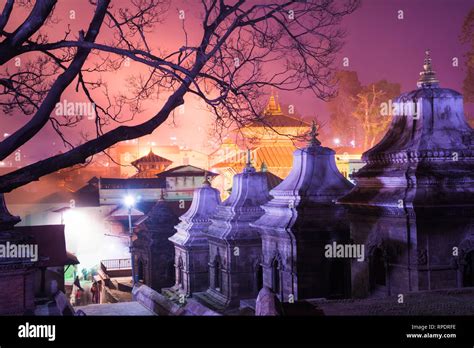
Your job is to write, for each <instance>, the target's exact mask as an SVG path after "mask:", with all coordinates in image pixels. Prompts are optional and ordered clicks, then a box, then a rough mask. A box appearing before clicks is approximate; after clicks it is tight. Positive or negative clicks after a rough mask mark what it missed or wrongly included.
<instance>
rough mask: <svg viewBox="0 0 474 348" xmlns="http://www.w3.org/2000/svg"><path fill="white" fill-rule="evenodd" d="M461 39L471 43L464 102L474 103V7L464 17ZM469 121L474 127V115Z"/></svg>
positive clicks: (467, 62) (464, 86) (463, 88)
mask: <svg viewBox="0 0 474 348" xmlns="http://www.w3.org/2000/svg"><path fill="white" fill-rule="evenodd" d="M460 40H461V43H464V44H468V45H469V51H468V52H467V53H466V77H465V78H464V82H463V86H462V90H463V95H464V102H465V103H474V7H473V8H472V9H471V10H470V11H469V13H468V14H467V16H466V18H465V19H464V22H463V25H462V29H461V36H460ZM468 121H469V123H470V124H471V126H473V127H474V117H472V115H471V117H468Z"/></svg>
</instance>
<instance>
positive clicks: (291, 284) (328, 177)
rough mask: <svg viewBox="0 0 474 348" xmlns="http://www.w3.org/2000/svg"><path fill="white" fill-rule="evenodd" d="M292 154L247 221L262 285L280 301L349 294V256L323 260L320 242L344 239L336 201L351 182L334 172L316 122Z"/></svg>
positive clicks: (346, 225)
mask: <svg viewBox="0 0 474 348" xmlns="http://www.w3.org/2000/svg"><path fill="white" fill-rule="evenodd" d="M310 135H311V140H310V143H309V144H308V146H307V147H306V148H303V149H298V150H296V151H295V152H294V154H293V167H292V170H291V172H290V174H289V175H288V177H287V178H286V179H285V180H283V182H281V183H280V184H279V185H278V186H276V187H275V188H274V189H273V190H271V191H270V195H271V196H272V197H273V199H272V200H270V201H269V202H268V203H266V204H265V205H263V206H262V208H263V209H264V210H265V214H264V215H263V216H262V217H261V218H260V219H259V220H257V221H256V222H255V223H252V224H251V225H252V226H254V227H258V228H259V230H260V231H261V236H262V254H263V262H262V266H263V285H264V286H265V287H268V288H270V289H272V291H273V292H274V293H275V294H276V295H277V296H278V298H279V299H280V301H282V302H292V301H296V300H302V299H307V298H316V297H347V296H349V295H350V263H349V261H348V259H338V258H332V259H330V258H327V257H326V255H325V246H326V245H328V244H330V243H333V242H336V243H340V244H342V243H348V242H349V222H348V220H347V218H346V214H345V211H344V208H343V207H341V206H338V205H336V204H335V200H336V199H337V198H339V197H341V196H343V195H345V194H346V193H348V192H349V191H350V190H351V188H352V187H353V185H352V184H351V183H350V182H349V181H348V180H346V179H345V178H344V176H343V175H342V174H341V173H340V172H339V171H338V169H337V167H336V162H335V158H334V155H335V151H333V150H332V149H329V148H327V147H323V146H321V143H320V142H319V140H318V139H317V137H316V136H317V130H316V125H315V124H314V123H313V125H312V130H311V132H310Z"/></svg>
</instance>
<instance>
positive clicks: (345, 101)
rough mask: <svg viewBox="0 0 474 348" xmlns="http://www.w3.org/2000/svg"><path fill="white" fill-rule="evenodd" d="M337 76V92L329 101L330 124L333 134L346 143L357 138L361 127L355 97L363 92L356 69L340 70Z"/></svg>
mask: <svg viewBox="0 0 474 348" xmlns="http://www.w3.org/2000/svg"><path fill="white" fill-rule="evenodd" d="M335 78H336V80H337V94H336V96H335V97H334V98H332V99H331V100H330V101H329V102H328V109H329V113H330V115H329V116H330V118H329V124H330V126H331V131H332V134H333V135H334V136H337V137H338V138H340V139H341V142H342V144H346V143H349V142H350V141H352V140H355V139H354V138H355V137H354V135H355V134H357V133H359V130H360V129H361V127H360V122H358V119H357V118H356V117H354V115H353V112H354V110H355V108H356V105H357V101H356V100H355V99H354V98H355V96H357V95H358V94H359V93H360V92H361V90H362V85H361V83H360V81H359V77H358V76H357V72H355V71H347V70H341V71H338V72H337V73H336V74H335Z"/></svg>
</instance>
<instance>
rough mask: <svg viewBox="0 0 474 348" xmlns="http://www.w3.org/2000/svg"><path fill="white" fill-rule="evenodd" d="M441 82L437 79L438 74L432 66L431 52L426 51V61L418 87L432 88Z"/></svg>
mask: <svg viewBox="0 0 474 348" xmlns="http://www.w3.org/2000/svg"><path fill="white" fill-rule="evenodd" d="M438 84H439V81H438V79H437V78H436V72H435V71H434V70H433V67H432V65H431V56H430V50H426V51H425V61H424V64H423V71H422V72H420V78H419V79H418V83H417V86H418V87H419V88H420V87H431V86H434V87H436V86H438Z"/></svg>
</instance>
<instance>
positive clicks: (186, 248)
mask: <svg viewBox="0 0 474 348" xmlns="http://www.w3.org/2000/svg"><path fill="white" fill-rule="evenodd" d="M220 202H221V200H220V196H219V191H218V190H216V189H215V188H213V187H211V183H210V182H209V180H206V181H204V184H203V185H202V187H201V188H197V189H196V190H194V196H193V201H192V203H191V207H190V208H189V210H188V211H187V212H186V213H184V214H183V215H182V216H181V217H180V218H179V219H180V220H181V222H180V223H179V224H178V225H177V226H176V227H175V228H176V230H177V232H176V233H175V234H174V235H173V236H172V237H170V238H169V240H170V241H171V242H172V243H173V244H174V259H175V274H176V276H175V279H176V281H175V285H174V287H173V290H174V291H175V292H178V293H182V294H185V295H186V296H190V295H192V293H194V292H198V291H205V290H206V289H207V288H208V287H209V272H208V269H209V265H208V263H209V243H208V241H207V236H206V233H207V231H208V228H209V226H210V224H211V220H210V219H209V218H210V216H211V215H213V214H214V212H215V210H216V208H217V206H218V205H219V204H220Z"/></svg>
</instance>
